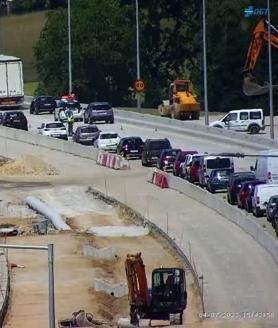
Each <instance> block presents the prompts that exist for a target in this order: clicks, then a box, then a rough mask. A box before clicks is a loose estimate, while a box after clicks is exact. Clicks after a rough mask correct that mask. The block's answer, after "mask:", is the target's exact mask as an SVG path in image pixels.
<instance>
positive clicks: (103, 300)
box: [4, 209, 199, 328]
mask: <svg viewBox="0 0 278 328" xmlns="http://www.w3.org/2000/svg"><path fill="white" fill-rule="evenodd" d="M15 222H16V221H15ZM69 222H70V224H71V226H72V228H74V229H76V231H73V232H70V233H57V232H55V233H52V234H48V235H44V236H38V235H32V236H19V237H10V238H9V242H10V243H13V244H32V245H47V244H48V243H53V244H54V250H55V292H56V319H57V320H59V319H64V318H69V317H71V313H72V312H74V311H77V310H80V309H84V310H85V311H86V312H90V313H93V314H94V316H95V318H98V319H101V320H104V321H107V322H112V323H115V322H116V321H117V319H118V318H120V317H122V316H124V317H127V316H128V311H129V306H128V300H127V297H126V296H124V297H122V298H118V299H117V298H115V297H113V296H111V295H107V294H105V293H101V292H96V291H95V290H94V284H93V281H94V278H104V279H107V280H109V281H111V282H113V283H119V282H125V281H126V278H125V271H124V260H125V256H126V254H127V253H135V252H138V251H142V256H143V259H144V262H145V264H146V269H147V275H148V278H149V277H150V274H151V271H152V270H153V269H154V268H156V267H161V266H164V267H166V266H168V267H169V266H170V267H171V266H182V265H183V264H182V262H181V260H180V259H179V258H178V257H177V256H176V254H175V253H174V251H173V250H172V249H170V248H169V247H168V246H167V245H165V244H163V243H161V240H157V239H156V238H154V237H153V236H144V237H132V238H128V237H127V238H119V237H112V238H111V237H109V238H108V237H106V238H104V237H95V236H91V235H88V234H86V233H82V232H77V230H78V231H82V230H83V231H84V230H85V229H86V228H87V227H90V226H92V225H113V224H114V225H115V224H120V223H121V224H122V225H127V224H128V221H127V219H126V218H124V219H121V218H120V217H118V216H117V211H115V210H114V209H112V210H111V211H110V213H106V214H105V215H104V214H102V215H96V214H95V213H92V214H91V215H89V214H86V215H78V216H77V217H76V218H75V217H71V218H70V219H69ZM29 224H30V221H28V220H25V221H24V222H22V223H21V226H22V228H25V229H28V226H29ZM87 244H90V245H93V246H94V247H97V248H102V247H109V246H110V247H111V246H115V247H116V249H117V255H118V257H117V260H115V261H109V262H108V261H99V260H92V259H91V258H88V257H84V256H83V255H82V247H83V245H87ZM9 261H10V263H16V264H21V265H24V266H25V268H14V269H12V279H11V301H10V306H9V310H8V315H7V318H6V322H5V325H4V327H20V326H22V322H24V326H25V327H28V328H33V327H34V328H35V327H48V294H47V283H48V278H47V255H46V254H43V253H38V252H37V251H14V250H13V251H10V252H9ZM188 292H189V302H188V303H189V306H188V310H187V312H186V315H185V317H186V322H188V324H193V323H196V322H199V318H198V315H199V304H198V299H197V297H196V294H195V291H194V288H193V284H192V281H191V278H190V277H189V278H188Z"/></svg>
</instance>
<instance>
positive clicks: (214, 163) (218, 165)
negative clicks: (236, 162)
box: [207, 158, 231, 169]
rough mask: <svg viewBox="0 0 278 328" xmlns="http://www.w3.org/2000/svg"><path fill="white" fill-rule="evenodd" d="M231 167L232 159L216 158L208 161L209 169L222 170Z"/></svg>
mask: <svg viewBox="0 0 278 328" xmlns="http://www.w3.org/2000/svg"><path fill="white" fill-rule="evenodd" d="M230 166H231V161H230V158H215V159H208V160H207V168H208V169H222V168H226V167H230Z"/></svg>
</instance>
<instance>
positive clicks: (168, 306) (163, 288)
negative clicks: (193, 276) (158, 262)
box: [151, 268, 187, 320]
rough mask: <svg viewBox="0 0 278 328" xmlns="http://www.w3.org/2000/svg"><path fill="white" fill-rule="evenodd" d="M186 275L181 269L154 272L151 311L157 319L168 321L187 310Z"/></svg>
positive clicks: (163, 269) (162, 269) (165, 269)
mask: <svg viewBox="0 0 278 328" xmlns="http://www.w3.org/2000/svg"><path fill="white" fill-rule="evenodd" d="M186 303H187V293H186V281H185V273H184V270H183V269H180V268H161V269H155V270H153V272H152V290H151V309H152V314H153V316H155V314H157V319H161V320H168V319H170V318H169V315H170V314H181V316H182V313H183V310H184V309H185V308H186Z"/></svg>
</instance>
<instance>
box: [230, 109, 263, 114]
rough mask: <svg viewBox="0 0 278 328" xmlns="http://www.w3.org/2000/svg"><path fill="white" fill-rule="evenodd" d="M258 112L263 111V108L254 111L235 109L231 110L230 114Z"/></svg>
mask: <svg viewBox="0 0 278 328" xmlns="http://www.w3.org/2000/svg"><path fill="white" fill-rule="evenodd" d="M257 111H263V110H262V109H261V108H252V109H248V108H246V109H234V110H230V111H229V113H241V112H257Z"/></svg>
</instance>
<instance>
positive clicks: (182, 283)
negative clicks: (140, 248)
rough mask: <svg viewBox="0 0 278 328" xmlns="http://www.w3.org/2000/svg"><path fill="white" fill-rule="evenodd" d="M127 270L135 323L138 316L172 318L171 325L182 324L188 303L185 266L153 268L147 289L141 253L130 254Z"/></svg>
mask: <svg viewBox="0 0 278 328" xmlns="http://www.w3.org/2000/svg"><path fill="white" fill-rule="evenodd" d="M125 270H126V277H127V282H128V292H129V303H130V323H131V324H132V325H135V326H138V325H139V319H149V320H169V321H170V324H182V317H183V311H184V310H185V308H186V304H187V293H186V280H185V272H184V270H183V269H181V268H159V269H155V270H153V271H152V288H151V289H148V283H147V277H146V272H145V265H144V263H143V260H142V258H141V253H137V254H135V255H130V254H129V255H127V258H126V261H125Z"/></svg>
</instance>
